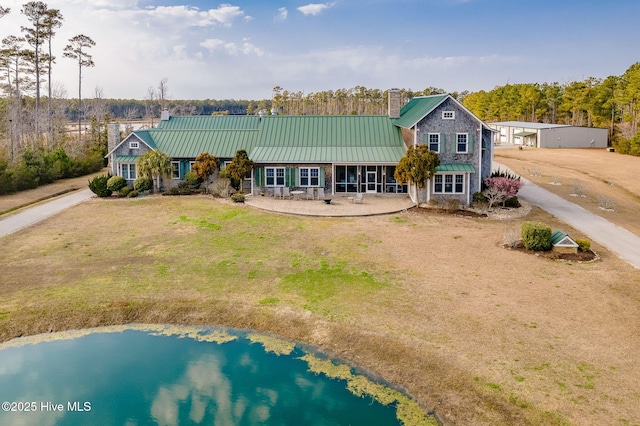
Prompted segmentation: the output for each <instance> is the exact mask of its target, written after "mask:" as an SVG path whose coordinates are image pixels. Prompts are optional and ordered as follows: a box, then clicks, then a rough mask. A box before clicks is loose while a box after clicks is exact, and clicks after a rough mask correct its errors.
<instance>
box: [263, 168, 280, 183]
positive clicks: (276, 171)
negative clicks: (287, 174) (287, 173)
mask: <svg viewBox="0 0 640 426" xmlns="http://www.w3.org/2000/svg"><path fill="white" fill-rule="evenodd" d="M264 176H265V180H264V181H265V186H284V167H265V169H264Z"/></svg>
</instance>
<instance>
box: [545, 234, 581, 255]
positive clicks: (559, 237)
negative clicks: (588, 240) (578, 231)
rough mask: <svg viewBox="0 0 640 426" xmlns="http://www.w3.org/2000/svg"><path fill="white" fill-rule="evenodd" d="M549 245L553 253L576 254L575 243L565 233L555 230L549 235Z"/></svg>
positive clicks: (576, 246)
mask: <svg viewBox="0 0 640 426" xmlns="http://www.w3.org/2000/svg"><path fill="white" fill-rule="evenodd" d="M551 244H552V245H553V251H555V252H558V253H577V252H578V243H576V242H575V241H574V240H573V239H572V238H571V237H570V236H569V235H567V233H566V232H563V231H561V230H559V229H556V230H555V232H554V233H553V234H551Z"/></svg>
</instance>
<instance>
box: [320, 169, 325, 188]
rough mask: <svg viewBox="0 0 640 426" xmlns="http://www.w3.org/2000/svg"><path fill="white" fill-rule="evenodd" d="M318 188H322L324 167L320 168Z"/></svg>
mask: <svg viewBox="0 0 640 426" xmlns="http://www.w3.org/2000/svg"><path fill="white" fill-rule="evenodd" d="M319 183H320V186H321V187H324V167H320V180H319Z"/></svg>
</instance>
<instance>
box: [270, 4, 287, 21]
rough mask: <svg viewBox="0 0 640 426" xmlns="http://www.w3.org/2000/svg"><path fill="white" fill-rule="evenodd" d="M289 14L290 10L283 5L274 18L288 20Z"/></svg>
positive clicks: (275, 19)
mask: <svg viewBox="0 0 640 426" xmlns="http://www.w3.org/2000/svg"><path fill="white" fill-rule="evenodd" d="M288 16H289V11H288V10H287V8H286V7H281V8H279V9H278V14H277V15H276V16H275V17H274V18H273V20H274V21H275V22H282V21H286V20H287V17H288Z"/></svg>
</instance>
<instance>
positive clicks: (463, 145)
mask: <svg viewBox="0 0 640 426" xmlns="http://www.w3.org/2000/svg"><path fill="white" fill-rule="evenodd" d="M468 136H469V135H468V134H467V133H458V134H457V135H456V152H457V153H458V154H466V153H467V152H468V146H469V144H468Z"/></svg>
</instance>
